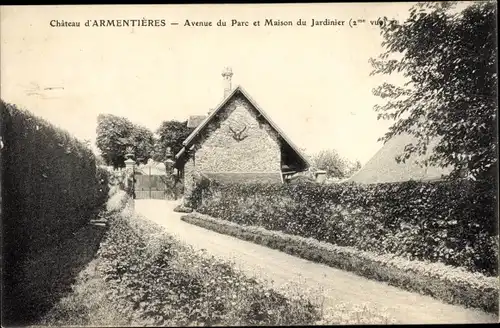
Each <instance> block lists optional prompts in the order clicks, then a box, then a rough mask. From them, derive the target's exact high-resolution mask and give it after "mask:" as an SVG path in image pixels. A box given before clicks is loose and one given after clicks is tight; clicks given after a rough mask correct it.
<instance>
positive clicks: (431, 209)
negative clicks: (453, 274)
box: [195, 181, 498, 275]
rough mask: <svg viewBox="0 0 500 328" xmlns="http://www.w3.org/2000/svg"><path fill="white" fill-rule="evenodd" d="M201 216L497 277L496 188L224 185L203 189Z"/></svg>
mask: <svg viewBox="0 0 500 328" xmlns="http://www.w3.org/2000/svg"><path fill="white" fill-rule="evenodd" d="M198 188H199V189H198V191H197V192H196V193H195V194H197V195H202V201H201V202H198V204H199V205H198V206H197V210H198V211H199V212H201V213H204V214H208V215H211V216H214V217H219V218H222V219H225V220H228V221H232V222H236V223H239V224H242V225H254V226H262V227H264V228H266V229H269V230H277V231H283V232H285V233H289V234H294V235H299V236H303V237H312V238H315V239H318V240H320V241H326V242H330V243H332V244H336V245H340V246H353V247H356V248H358V249H360V250H367V251H373V252H376V253H379V254H384V253H393V254H397V255H399V256H404V257H406V258H409V259H418V260H428V261H431V262H442V263H445V264H449V265H453V266H460V267H465V268H467V269H469V270H470V271H474V272H481V273H484V274H486V275H496V274H498V264H497V263H498V228H497V225H498V222H497V219H496V213H495V212H496V211H495V209H496V188H495V186H494V184H493V183H486V182H470V181H446V182H444V181H442V182H414V181H409V182H405V183H399V184H375V185H359V184H333V185H320V184H295V185H262V184H260V185H237V184H226V185H221V184H218V183H214V182H212V183H211V184H210V185H209V186H207V185H205V186H204V187H198Z"/></svg>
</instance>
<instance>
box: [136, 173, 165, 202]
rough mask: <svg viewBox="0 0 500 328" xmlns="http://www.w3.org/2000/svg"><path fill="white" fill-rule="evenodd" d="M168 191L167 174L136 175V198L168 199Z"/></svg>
mask: <svg viewBox="0 0 500 328" xmlns="http://www.w3.org/2000/svg"><path fill="white" fill-rule="evenodd" d="M166 191H167V185H166V175H151V174H147V175H145V174H136V175H135V199H166V198H167V197H166V195H167V192H166Z"/></svg>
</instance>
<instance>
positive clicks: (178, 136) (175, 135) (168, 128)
mask: <svg viewBox="0 0 500 328" xmlns="http://www.w3.org/2000/svg"><path fill="white" fill-rule="evenodd" d="M193 130H194V129H192V128H188V127H187V121H184V122H179V121H175V120H172V121H164V122H162V123H161V125H160V127H159V128H158V130H157V131H156V133H157V135H158V138H157V140H156V144H155V154H154V157H153V159H154V160H156V161H160V162H161V161H164V160H166V157H165V154H166V152H167V148H168V147H170V149H171V152H172V154H173V155H175V154H177V152H179V151H180V150H181V149H182V142H183V141H184V140H186V138H187V137H188V136H189V134H190V133H191V132H192V131H193Z"/></svg>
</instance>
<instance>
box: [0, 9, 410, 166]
mask: <svg viewBox="0 0 500 328" xmlns="http://www.w3.org/2000/svg"><path fill="white" fill-rule="evenodd" d="M411 5H412V3H401V2H400V3H342V4H339V3H337V4H288V5H287V4H283V5H272V4H268V5H249V4H245V5H168V6H166V5H156V6H152V5H149V6H138V5H133V6H132V5H127V6H83V5H81V6H78V7H74V6H73V7H72V6H36V8H35V7H30V6H23V7H15V6H9V7H1V9H0V15H1V29H0V41H1V50H0V59H1V61H0V65H1V71H0V72H1V73H0V82H1V84H0V95H1V98H2V99H3V100H4V101H7V102H10V103H15V104H16V105H18V106H21V107H24V108H26V109H28V110H30V111H31V112H32V113H34V114H36V115H38V116H41V117H43V118H45V119H47V120H48V121H50V122H51V123H53V124H55V125H57V126H59V127H61V128H64V129H66V130H68V131H69V132H71V133H72V134H74V135H75V136H76V137H77V138H80V139H90V140H91V141H92V143H93V144H95V137H96V135H95V130H96V125H97V115H99V114H100V113H111V114H115V115H119V116H123V117H126V118H128V119H129V120H130V121H132V122H134V123H136V124H140V125H143V126H145V127H147V128H149V129H151V130H153V131H154V130H156V129H157V128H158V127H159V125H160V123H161V122H162V121H164V120H172V119H175V120H186V119H187V118H188V117H189V116H190V115H201V114H206V112H207V111H208V110H209V109H210V108H214V107H216V106H217V105H218V104H219V103H220V101H221V100H222V98H223V87H224V84H223V78H222V76H221V73H222V70H223V68H224V67H226V66H229V67H231V68H232V70H233V73H234V75H233V78H232V83H233V87H235V86H237V85H241V86H243V88H244V89H245V90H246V91H247V92H248V93H249V94H250V95H251V97H252V98H253V99H254V100H255V101H256V102H257V103H258V104H259V105H260V107H261V108H263V110H264V111H265V112H266V113H267V114H268V115H269V116H270V117H271V118H272V119H273V120H274V121H275V122H276V123H277V124H278V125H279V126H280V128H281V129H282V130H283V131H284V132H285V133H286V134H287V135H288V136H289V138H290V139H291V140H293V142H294V143H295V144H297V145H298V146H299V147H301V148H304V149H305V150H306V153H307V154H313V153H315V152H318V151H320V150H324V149H336V150H337V151H338V152H339V153H340V154H341V155H342V156H344V157H346V158H348V159H351V160H360V161H361V163H362V164H364V163H366V162H367V161H368V160H369V159H370V158H371V157H372V156H373V155H374V154H375V152H376V151H377V150H378V149H380V147H381V146H382V144H381V143H379V142H377V139H378V138H379V137H381V136H382V135H383V134H384V133H385V132H386V131H387V128H388V127H389V126H390V125H391V122H388V121H379V120H377V113H376V112H375V111H374V110H373V107H374V105H376V104H381V99H379V98H377V97H375V96H373V95H372V89H373V88H374V87H376V86H378V85H380V84H381V83H382V82H384V81H389V82H401V81H402V80H401V78H400V77H387V76H374V77H370V76H369V74H370V72H371V66H370V64H369V58H370V57H376V56H377V55H378V54H380V53H381V52H382V51H383V48H382V47H381V42H382V38H381V36H380V35H379V29H378V28H377V27H376V26H371V24H370V20H377V19H378V18H380V17H384V16H387V17H389V18H391V19H398V20H400V21H402V20H404V19H405V18H406V17H407V15H408V9H409V8H410V7H411ZM143 18H145V19H153V20H155V19H164V20H165V21H166V26H165V27H148V26H141V27H84V26H83V24H84V22H85V21H87V20H94V19H97V20H99V19H143ZM269 18H270V19H275V20H277V19H279V20H283V21H287V20H291V21H293V22H294V26H262V25H263V23H264V20H265V19H269ZM186 19H188V20H190V21H212V22H213V23H214V24H216V22H217V21H218V20H219V19H223V20H226V21H228V25H231V20H232V19H236V20H238V21H248V22H249V24H250V26H239V27H238V26H234V27H231V26H226V27H218V26H212V27H197V26H184V23H185V20H186ZM299 19H303V20H305V21H306V23H307V25H306V26H296V25H295V23H296V22H297V20H299ZM312 19H315V20H325V19H329V20H331V21H334V20H335V19H337V20H344V21H345V23H344V26H339V25H336V26H335V25H328V26H314V27H311V26H310V25H311V21H312ZM350 19H354V20H358V19H364V20H365V23H360V24H359V25H358V26H355V27H352V28H351V27H349V25H348V24H349V20H350ZM51 20H58V21H60V22H61V21H63V20H64V21H67V22H80V23H81V26H80V27H51V26H50V22H51ZM257 20H260V21H261V26H259V27H256V26H253V22H254V21H257ZM170 22H178V23H179V25H176V26H173V25H170ZM54 87H56V88H55V89H52V90H43V89H44V88H54ZM36 88H40V89H42V90H41V92H40V94H37V93H36V92H31V93H30V90H31V91H33V90H34V89H36ZM62 88H64V89H62Z"/></svg>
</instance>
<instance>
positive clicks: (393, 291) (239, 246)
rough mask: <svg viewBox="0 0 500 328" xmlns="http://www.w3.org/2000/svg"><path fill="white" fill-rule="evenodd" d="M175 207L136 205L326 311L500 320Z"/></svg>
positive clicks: (427, 320) (400, 318) (430, 320)
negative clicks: (236, 232) (354, 308)
mask: <svg viewBox="0 0 500 328" xmlns="http://www.w3.org/2000/svg"><path fill="white" fill-rule="evenodd" d="M176 205H177V203H176V202H172V201H162V200H137V201H136V205H135V209H136V212H137V213H139V214H140V215H142V216H144V217H146V218H148V219H149V220H151V221H153V222H156V223H158V224H160V225H161V226H163V227H165V229H166V230H167V231H168V232H169V233H171V234H173V235H176V236H177V237H178V238H179V239H180V240H182V241H184V242H186V243H188V244H190V245H192V246H193V247H194V248H196V249H205V250H206V251H207V252H208V253H210V254H212V255H215V256H219V257H223V258H225V259H227V260H231V261H233V262H234V263H235V265H236V266H237V267H238V268H239V269H241V270H243V271H244V272H246V273H247V274H249V275H255V276H256V277H260V278H264V279H267V280H269V281H270V282H271V283H272V284H273V286H274V287H275V288H277V289H278V290H280V289H281V290H282V289H284V288H286V287H285V286H286V285H287V284H289V283H297V284H300V287H299V288H301V290H309V293H311V290H312V292H313V293H323V295H324V297H325V306H326V307H329V306H335V305H338V304H340V303H347V304H353V305H361V304H366V305H368V307H369V308H372V309H376V310H377V311H381V312H383V313H386V314H387V315H389V316H390V317H392V318H394V319H395V320H396V321H397V323H401V324H436V323H492V322H498V316H496V315H493V314H488V313H485V312H482V311H479V310H473V309H466V308H464V307H461V306H455V305H449V304H446V303H443V302H441V301H439V300H436V299H434V298H431V297H428V296H422V295H419V294H416V293H411V292H407V291H404V290H401V289H399V288H396V287H392V286H389V285H387V284H385V283H381V282H377V281H373V280H369V279H366V278H363V277H360V276H357V275H355V274H353V273H350V272H346V271H342V270H338V269H335V268H331V267H329V266H325V265H323V264H318V263H314V262H311V261H307V260H304V259H301V258H298V257H295V256H292V255H288V254H286V253H283V252H280V251H277V250H274V249H270V248H267V247H263V246H260V245H256V244H253V243H250V242H247V241H243V240H240V239H237V238H234V237H230V236H226V235H222V234H219V233H216V232H213V231H210V230H206V229H203V228H201V227H197V226H194V225H191V224H189V223H186V222H183V221H181V220H180V217H181V215H182V213H176V212H173V208H174V207H175V206H176Z"/></svg>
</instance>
